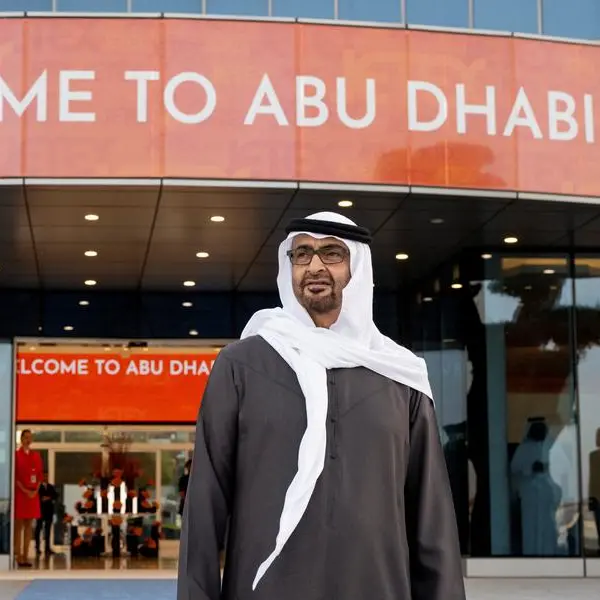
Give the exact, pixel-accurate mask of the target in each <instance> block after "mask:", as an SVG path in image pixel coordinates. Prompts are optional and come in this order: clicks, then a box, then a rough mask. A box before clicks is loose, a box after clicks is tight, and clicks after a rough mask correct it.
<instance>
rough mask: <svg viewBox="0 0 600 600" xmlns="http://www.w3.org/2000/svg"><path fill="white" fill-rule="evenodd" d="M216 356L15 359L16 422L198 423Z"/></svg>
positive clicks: (66, 355)
mask: <svg viewBox="0 0 600 600" xmlns="http://www.w3.org/2000/svg"><path fill="white" fill-rule="evenodd" d="M216 355H217V351H216V350H215V351H214V352H213V353H206V352H204V353H202V354H191V353H177V354H167V353H160V352H156V351H154V352H143V353H131V354H129V353H117V352H114V351H111V352H105V353H85V354H82V353H67V352H64V353H62V352H56V353H36V352H20V353H18V355H17V422H18V423H102V424H108V423H195V422H196V418H197V415H198V409H199V407H200V403H201V400H202V395H203V393H204V389H205V387H206V383H207V381H208V376H209V374H210V371H211V368H212V365H213V363H214V360H215V358H216Z"/></svg>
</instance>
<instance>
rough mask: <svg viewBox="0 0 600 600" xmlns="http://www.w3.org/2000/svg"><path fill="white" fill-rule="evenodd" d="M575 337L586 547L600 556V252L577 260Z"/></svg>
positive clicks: (586, 550) (583, 523) (593, 554)
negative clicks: (599, 319)
mask: <svg viewBox="0 0 600 600" xmlns="http://www.w3.org/2000/svg"><path fill="white" fill-rule="evenodd" d="M574 287H575V319H576V329H575V339H576V346H577V355H576V359H577V373H576V375H577V389H578V392H579V411H580V414H581V419H580V436H581V442H580V444H581V463H580V469H581V489H582V519H581V525H582V531H583V532H584V535H583V547H584V548H583V549H584V553H585V556H586V557H589V558H598V557H599V556H600V396H599V395H598V390H599V389H600V323H599V321H598V311H599V310H600V255H595V256H594V255H591V256H578V257H577V258H576V259H575V286H574Z"/></svg>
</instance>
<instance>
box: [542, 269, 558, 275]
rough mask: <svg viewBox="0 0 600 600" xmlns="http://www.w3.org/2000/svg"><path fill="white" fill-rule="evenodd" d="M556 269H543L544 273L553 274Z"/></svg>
mask: <svg viewBox="0 0 600 600" xmlns="http://www.w3.org/2000/svg"><path fill="white" fill-rule="evenodd" d="M554 273H556V271H555V270H554V269H544V275H554Z"/></svg>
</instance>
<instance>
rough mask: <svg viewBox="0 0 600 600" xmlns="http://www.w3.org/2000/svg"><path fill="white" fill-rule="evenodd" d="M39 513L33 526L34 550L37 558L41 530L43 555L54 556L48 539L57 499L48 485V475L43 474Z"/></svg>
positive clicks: (54, 490)
mask: <svg viewBox="0 0 600 600" xmlns="http://www.w3.org/2000/svg"><path fill="white" fill-rule="evenodd" d="M39 495H40V512H41V516H40V518H39V519H38V520H37V523H36V526H35V549H36V553H37V555H38V556H39V555H40V554H41V547H40V537H41V533H42V529H43V530H44V540H45V554H46V556H50V555H52V554H54V552H53V551H52V547H51V544H50V537H51V532H52V521H53V519H54V510H55V503H56V500H57V498H58V494H57V493H56V489H55V487H54V486H53V485H52V484H51V483H48V473H44V479H43V481H42V484H41V486H40V491H39Z"/></svg>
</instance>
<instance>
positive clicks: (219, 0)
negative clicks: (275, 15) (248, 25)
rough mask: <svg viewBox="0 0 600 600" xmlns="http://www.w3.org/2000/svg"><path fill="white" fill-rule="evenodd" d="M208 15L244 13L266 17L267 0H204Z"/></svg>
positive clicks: (245, 14)
mask: <svg viewBox="0 0 600 600" xmlns="http://www.w3.org/2000/svg"><path fill="white" fill-rule="evenodd" d="M206 12H207V14H209V15H244V16H256V17H266V16H267V15H268V14H269V2H268V0H206Z"/></svg>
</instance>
